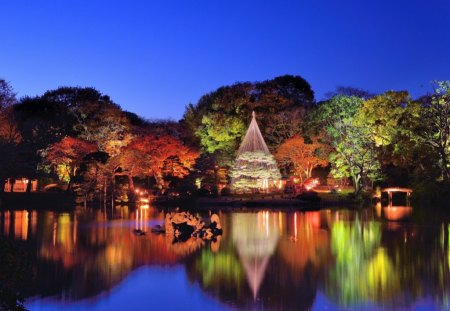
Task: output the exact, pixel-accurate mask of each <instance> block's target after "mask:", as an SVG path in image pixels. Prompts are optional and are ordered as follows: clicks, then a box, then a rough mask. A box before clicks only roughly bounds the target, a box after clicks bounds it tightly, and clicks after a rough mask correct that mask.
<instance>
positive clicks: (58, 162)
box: [44, 136, 97, 190]
mask: <svg viewBox="0 0 450 311" xmlns="http://www.w3.org/2000/svg"><path fill="white" fill-rule="evenodd" d="M96 150H97V147H96V145H95V144H93V143H89V142H87V141H83V140H81V139H78V138H73V137H69V136H67V137H64V138H63V139H62V140H61V141H59V142H57V143H54V144H53V145H51V146H50V147H49V148H48V149H47V150H46V151H45V152H44V157H45V159H46V161H47V162H48V163H49V164H50V166H51V167H52V168H53V169H54V171H55V172H56V173H57V175H58V177H59V179H60V180H62V181H65V182H67V183H68V188H67V189H68V190H71V186H72V183H73V179H74V177H75V175H76V173H77V170H78V169H79V168H80V165H81V164H82V162H83V158H84V157H85V156H86V155H87V154H89V153H92V152H94V151H96Z"/></svg>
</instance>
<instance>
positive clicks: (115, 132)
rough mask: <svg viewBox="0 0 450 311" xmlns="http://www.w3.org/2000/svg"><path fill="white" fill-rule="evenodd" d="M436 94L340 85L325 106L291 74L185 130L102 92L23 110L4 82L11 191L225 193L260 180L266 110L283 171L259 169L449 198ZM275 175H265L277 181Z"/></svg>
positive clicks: (240, 89)
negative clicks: (249, 144)
mask: <svg viewBox="0 0 450 311" xmlns="http://www.w3.org/2000/svg"><path fill="white" fill-rule="evenodd" d="M433 86H434V92H433V93H432V94H428V95H426V96H423V97H421V98H419V99H417V100H413V99H411V98H410V96H409V94H408V93H407V92H405V91H388V92H386V93H383V94H378V95H374V94H370V93H369V92H367V91H362V90H358V89H355V88H352V87H339V88H337V90H336V91H335V92H332V93H330V98H329V99H327V100H325V101H323V102H320V103H316V102H315V99H314V92H313V91H312V89H311V87H310V85H309V83H308V82H307V81H306V80H305V79H303V78H302V77H300V76H291V75H285V76H280V77H276V78H274V79H271V80H266V81H262V82H239V83H236V84H234V85H230V86H223V87H220V88H218V89H217V90H215V91H213V92H211V93H209V94H206V95H204V96H202V97H201V98H200V99H199V101H198V102H197V103H196V104H195V105H194V104H190V105H188V106H187V107H186V111H185V113H184V116H183V118H182V120H180V121H179V122H175V121H167V120H159V121H149V120H145V119H143V118H141V117H139V116H137V115H136V114H134V113H131V112H127V111H124V110H122V108H121V107H120V106H119V105H118V104H116V103H114V102H113V101H112V100H111V98H109V96H107V95H105V94H102V93H101V92H99V91H97V90H96V89H94V88H81V87H61V88H58V89H56V90H51V91H47V92H45V93H44V94H43V95H41V96H35V97H24V98H21V99H19V100H18V99H16V96H15V93H14V91H13V88H12V87H11V86H10V85H9V83H7V82H6V81H5V80H1V79H0V154H1V160H0V191H3V189H4V183H5V181H6V179H8V178H10V179H11V180H13V179H14V178H23V177H26V178H29V179H34V178H40V179H45V180H46V181H47V182H46V183H49V180H50V181H51V180H53V182H54V183H57V184H59V186H62V187H63V188H66V189H67V190H69V191H75V192H77V193H78V194H80V195H82V196H84V197H85V198H86V199H94V198H95V197H99V196H100V195H101V196H102V197H103V198H105V197H106V196H110V198H111V199H113V197H112V196H111V194H113V193H114V192H115V190H116V188H117V187H122V188H124V189H125V191H126V192H127V191H128V193H129V195H128V197H129V196H130V195H131V197H132V193H133V190H134V188H135V183H137V184H138V185H139V186H145V188H146V189H147V190H149V191H153V192H155V193H158V194H164V193H166V194H168V193H173V191H174V190H175V189H176V191H177V193H178V194H181V192H183V191H185V192H186V194H193V192H194V191H195V189H194V185H195V186H197V187H201V188H203V189H200V192H201V193H217V192H218V189H220V188H222V187H224V186H226V185H227V184H229V183H230V180H231V179H232V178H236V176H238V175H239V174H242V173H243V171H245V170H246V169H247V170H251V165H250V166H249V165H237V164H236V163H237V162H236V161H235V160H236V151H237V150H238V147H239V144H240V143H241V141H242V139H243V135H244V134H245V130H246V129H247V127H248V124H249V121H250V118H251V112H252V111H255V112H256V114H257V116H258V124H259V126H260V128H261V132H262V136H263V137H264V140H265V141H266V143H267V145H268V148H269V150H270V152H271V153H272V154H274V155H275V159H276V161H277V162H275V161H274V160H273V158H271V159H262V158H261V159H258V161H266V162H267V163H269V164H270V167H273V168H274V172H275V171H276V170H278V169H281V172H282V173H283V175H284V176H285V177H290V176H291V175H296V176H299V177H301V179H304V178H308V177H310V176H311V175H312V173H313V171H314V170H316V169H317V168H320V167H322V168H323V167H327V169H326V170H324V171H325V172H328V171H330V172H331V175H330V177H333V178H343V179H350V180H351V181H352V184H353V186H354V189H355V191H356V192H359V191H361V190H363V189H368V190H369V189H371V188H372V187H373V186H374V185H399V186H412V187H413V188H415V189H416V190H418V191H417V192H418V193H420V192H421V191H424V192H426V191H428V192H429V189H433V191H438V193H443V194H445V191H446V190H445V189H450V188H449V183H450V82H448V81H437V82H434V83H433ZM243 160H245V161H244V162H246V163H250V162H251V161H253V159H243ZM239 163H241V164H242V163H243V162H242V161H241V162H239ZM233 166H234V169H232V168H233ZM237 167H241V168H240V169H239V170H240V172H239V173H238V172H237V171H236V168H237ZM269 171H270V170H267V171H264V170H263V171H261V172H259V173H258V174H260V175H261V176H262V177H264V178H266V177H267V178H268V179H271V178H272V177H273V176H272V175H273V174H272V175H271V174H270V172H269ZM266 175H267V176H266ZM268 175H270V176H272V177H270V176H269V177H268ZM181 189H184V190H181ZM427 189H428V190H427ZM28 190H29V189H28ZM447 194H448V193H447Z"/></svg>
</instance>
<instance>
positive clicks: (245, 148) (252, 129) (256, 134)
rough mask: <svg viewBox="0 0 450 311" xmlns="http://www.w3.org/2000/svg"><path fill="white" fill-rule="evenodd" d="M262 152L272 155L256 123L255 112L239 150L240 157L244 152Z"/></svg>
mask: <svg viewBox="0 0 450 311" xmlns="http://www.w3.org/2000/svg"><path fill="white" fill-rule="evenodd" d="M255 151H260V152H264V153H268V154H270V151H269V148H267V145H266V142H265V141H264V138H263V136H262V134H261V131H260V130H259V127H258V123H256V117H255V112H254V111H253V112H252V121H251V122H250V125H249V127H248V130H247V133H246V134H245V137H244V140H243V141H242V143H241V146H240V147H239V150H238V155H240V154H242V153H244V152H255Z"/></svg>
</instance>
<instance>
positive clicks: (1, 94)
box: [0, 79, 16, 111]
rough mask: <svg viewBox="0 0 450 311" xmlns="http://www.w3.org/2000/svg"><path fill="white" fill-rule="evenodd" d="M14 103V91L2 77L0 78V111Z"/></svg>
mask: <svg viewBox="0 0 450 311" xmlns="http://www.w3.org/2000/svg"><path fill="white" fill-rule="evenodd" d="M15 103H16V93H14V90H13V88H12V86H11V85H10V84H9V83H8V82H6V81H5V80H4V79H0V111H1V110H2V109H4V108H6V107H9V106H12V105H13V104H15Z"/></svg>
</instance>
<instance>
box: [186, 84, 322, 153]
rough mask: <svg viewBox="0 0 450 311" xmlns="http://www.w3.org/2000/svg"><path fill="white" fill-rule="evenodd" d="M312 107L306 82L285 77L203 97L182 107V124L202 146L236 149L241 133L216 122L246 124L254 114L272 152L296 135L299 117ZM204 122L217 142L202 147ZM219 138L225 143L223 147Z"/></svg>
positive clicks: (311, 94) (236, 86)
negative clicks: (184, 110) (252, 113)
mask: <svg viewBox="0 0 450 311" xmlns="http://www.w3.org/2000/svg"><path fill="white" fill-rule="evenodd" d="M313 104H314V92H313V91H312V90H311V87H310V85H309V84H308V82H306V81H305V80H304V79H303V78H301V77H299V76H290V75H285V76H281V77H276V78H274V79H272V80H267V81H263V82H257V83H250V82H245V83H237V84H234V85H232V86H225V87H221V88H219V89H217V90H216V91H214V92H212V93H210V94H206V95H204V96H203V97H202V98H201V99H200V100H199V102H198V103H197V104H196V105H195V106H194V105H192V104H191V105H189V106H188V107H187V108H186V112H185V114H184V116H183V123H184V124H186V126H187V127H188V128H189V129H190V130H191V131H192V133H194V135H195V136H196V137H197V138H198V140H199V141H200V144H201V145H202V147H204V148H205V147H206V146H213V147H212V149H214V150H219V149H220V150H222V151H223V150H224V149H221V148H222V147H223V148H231V147H230V146H231V145H233V148H234V147H235V146H237V145H238V144H239V142H240V136H241V135H242V134H243V132H241V133H239V135H230V129H229V124H228V123H226V122H223V121H222V122H221V121H220V120H227V118H231V119H232V120H235V119H237V120H240V121H241V123H242V124H243V125H246V124H247V119H248V116H249V115H250V113H251V112H252V111H255V112H256V113H257V114H258V120H259V123H260V125H261V128H262V129H263V132H264V136H265V138H266V141H267V143H268V146H269V148H270V149H271V150H275V149H276V148H277V147H278V145H279V144H281V142H282V141H283V140H284V139H286V138H290V137H292V136H293V135H295V134H296V133H298V131H299V130H300V125H301V120H302V118H303V117H304V115H305V114H306V111H308V110H309V109H310V108H311V107H312V106H313ZM205 116H206V120H205V119H204V117H205ZM217 121H218V122H217ZM289 121H291V122H289ZM205 122H206V123H207V124H212V125H214V126H215V128H214V131H215V132H216V133H214V134H215V135H214V136H215V137H216V138H217V139H218V140H217V141H215V142H212V141H214V140H215V138H211V139H210V140H212V141H209V140H208V141H207V142H206V145H205V140H204V137H205V135H206V131H205V130H204V128H205ZM214 122H216V123H214ZM235 122H237V121H235ZM244 130H245V129H244ZM232 138H233V139H234V140H235V143H234V144H232V143H231V140H232ZM202 139H203V142H202ZM223 139H226V141H227V144H225V145H224V144H223ZM210 149H211V148H210Z"/></svg>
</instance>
